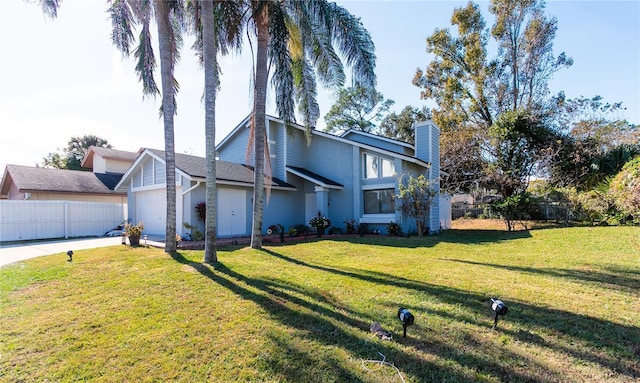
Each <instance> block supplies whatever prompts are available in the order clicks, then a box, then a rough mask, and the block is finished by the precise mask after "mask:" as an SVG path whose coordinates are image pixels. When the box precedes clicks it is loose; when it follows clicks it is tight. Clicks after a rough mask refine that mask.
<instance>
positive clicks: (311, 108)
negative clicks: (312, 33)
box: [292, 58, 320, 140]
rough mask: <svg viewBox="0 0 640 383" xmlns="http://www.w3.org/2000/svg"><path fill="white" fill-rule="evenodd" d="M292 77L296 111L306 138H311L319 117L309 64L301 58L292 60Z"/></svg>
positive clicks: (314, 79) (314, 80) (311, 69)
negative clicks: (304, 129) (303, 127)
mask: <svg viewBox="0 0 640 383" xmlns="http://www.w3.org/2000/svg"><path fill="white" fill-rule="evenodd" d="M292 68H293V75H294V76H293V78H294V86H295V90H296V92H295V96H296V101H297V103H298V112H300V114H301V115H302V122H303V124H304V126H305V127H306V133H307V140H310V138H311V130H312V129H315V125H316V122H317V121H318V118H319V117H320V106H319V105H318V101H317V90H316V78H315V75H314V72H313V68H312V67H311V65H310V64H309V63H308V62H307V61H306V60H304V59H303V58H301V59H299V60H295V61H294V62H293V66H292Z"/></svg>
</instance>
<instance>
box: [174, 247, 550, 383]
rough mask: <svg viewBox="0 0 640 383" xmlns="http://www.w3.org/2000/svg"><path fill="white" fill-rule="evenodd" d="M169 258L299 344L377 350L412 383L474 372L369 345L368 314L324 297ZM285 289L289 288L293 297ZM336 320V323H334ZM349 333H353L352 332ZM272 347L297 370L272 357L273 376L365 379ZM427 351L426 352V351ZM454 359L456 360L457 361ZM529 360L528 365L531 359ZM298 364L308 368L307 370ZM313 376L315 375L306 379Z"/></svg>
mask: <svg viewBox="0 0 640 383" xmlns="http://www.w3.org/2000/svg"><path fill="white" fill-rule="evenodd" d="M172 257H173V258H174V259H175V260H176V261H178V262H180V263H182V264H185V265H189V266H191V267H193V268H194V269H195V270H197V271H198V272H199V273H200V274H202V275H203V276H205V277H206V278H209V279H210V280H212V281H213V282H215V283H217V284H219V285H220V286H223V287H225V288H227V289H229V290H230V291H232V292H233V293H235V294H237V295H238V296H239V297H241V298H242V299H248V300H251V301H253V302H254V303H256V304H257V305H258V306H260V307H261V308H262V309H264V310H265V311H266V312H267V313H268V314H269V315H270V316H271V317H273V318H275V319H276V320H277V321H278V322H279V323H281V324H282V325H284V326H287V327H289V328H294V329H297V330H298V331H300V332H302V333H301V334H299V335H297V336H300V337H301V339H302V340H303V341H304V339H311V340H313V341H315V342H319V343H322V344H324V345H326V346H328V347H332V348H334V347H339V348H342V349H343V350H345V351H347V352H348V353H349V354H350V355H351V356H352V358H354V359H358V358H360V359H361V360H366V359H371V358H374V359H377V358H378V354H377V352H380V353H382V354H384V355H385V356H386V358H387V360H388V361H391V362H393V363H394V364H395V365H396V366H397V367H398V368H399V369H400V370H401V371H402V373H403V374H404V375H405V376H406V375H410V376H411V377H412V379H411V380H421V381H434V380H438V381H443V380H446V381H452V382H453V381H456V382H467V381H470V380H473V372H468V371H461V370H462V369H461V368H458V369H455V368H453V367H449V366H445V365H440V364H437V363H435V362H433V361H430V360H427V359H426V358H424V357H421V356H420V355H419V354H418V355H416V354H415V353H408V352H406V351H405V350H404V349H403V345H404V347H411V348H414V349H418V350H420V351H422V352H424V351H425V345H420V344H416V341H411V340H409V341H407V342H405V341H403V342H402V343H400V342H382V341H371V340H370V339H371V335H370V334H369V331H368V330H369V323H368V321H367V322H365V321H363V320H362V319H360V318H368V319H370V318H369V317H368V316H367V315H366V314H361V313H357V312H353V311H351V310H347V311H343V310H334V309H329V308H327V307H326V306H329V307H334V305H335V302H331V301H330V300H328V299H327V298H326V297H325V296H324V295H323V294H318V293H317V292H313V291H312V292H309V291H308V290H307V289H305V288H304V287H302V286H295V285H291V284H283V283H278V281H274V280H269V279H261V278H250V277H247V276H245V275H242V274H239V273H237V272H235V271H233V270H232V269H229V268H228V267H226V266H225V265H224V264H218V265H216V269H215V271H214V270H212V269H210V268H209V267H207V266H205V265H203V264H201V263H199V262H192V261H189V260H187V259H186V258H184V257H183V256H182V255H181V254H180V253H174V254H173V255H172ZM241 284H244V285H246V286H247V287H244V286H242V285H241ZM255 290H257V291H255ZM285 290H291V293H289V292H287V291H285ZM293 294H303V295H304V296H306V298H308V299H302V298H300V297H298V296H295V295H293ZM334 321H337V322H338V323H339V324H336V323H334ZM345 327H347V328H345ZM349 329H354V330H356V331H350V330H349ZM357 330H361V331H362V334H361V335H360V334H359V333H358V332H357ZM267 336H269V337H271V338H272V340H274V337H273V336H272V335H269V334H267ZM294 336H295V335H294ZM274 344H276V345H278V346H279V348H280V349H279V351H281V352H284V353H286V354H287V355H291V357H292V358H295V360H296V362H295V366H297V367H291V366H289V367H287V366H286V364H287V362H286V360H277V359H276V360H273V359H272V360H269V361H267V362H263V363H261V364H260V368H262V369H271V372H272V373H273V374H274V375H275V376H279V377H280V378H282V379H283V380H285V381H301V377H302V378H303V379H302V380H304V381H318V382H324V381H340V382H356V381H363V376H365V374H366V373H365V372H363V370H361V366H360V364H359V363H355V364H354V366H353V368H354V369H357V370H358V371H359V373H355V372H354V371H353V370H350V369H348V368H345V366H344V361H335V360H325V359H324V358H323V359H321V360H318V357H317V355H315V353H311V352H308V351H306V350H302V349H295V348H294V347H293V346H292V345H291V344H289V343H287V342H286V341H285V342H284V343H283V340H282V339H280V338H278V339H276V340H274ZM429 346H435V348H436V349H449V352H450V353H451V355H452V356H453V355H459V354H460V352H459V351H457V350H453V349H451V348H450V347H449V346H447V345H446V344H439V345H429ZM426 351H427V352H428V350H426ZM329 359H331V358H329ZM453 360H454V361H456V359H453ZM300 361H302V362H300ZM529 362H530V363H531V361H529ZM341 363H342V365H341ZM319 365H320V366H319ZM452 365H453V366H457V365H458V363H453V364H452ZM300 366H305V367H306V366H308V367H309V371H307V370H306V369H305V368H301V367H300ZM464 366H465V367H468V368H471V369H473V370H475V371H483V372H485V373H488V374H492V375H498V376H500V377H501V379H503V380H508V381H527V382H540V383H542V382H544V381H546V380H545V379H540V378H537V377H532V376H529V375H525V374H522V373H519V372H516V371H513V370H512V369H510V368H509V367H505V366H502V365H501V364H500V361H497V360H492V359H489V358H483V357H482V356H477V355H467V357H466V359H465V364H464ZM318 370H321V371H322V375H321V376H319V375H317V372H318ZM311 372H313V374H316V375H310V373H311ZM429 377H430V378H429ZM556 378H557V379H558V380H560V378H561V376H560V375H558V376H557V377H556Z"/></svg>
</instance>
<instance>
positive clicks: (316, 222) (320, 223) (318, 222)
mask: <svg viewBox="0 0 640 383" xmlns="http://www.w3.org/2000/svg"><path fill="white" fill-rule="evenodd" d="M309 226H311V227H313V228H314V229H316V233H317V234H318V237H320V236H322V234H324V230H325V229H326V228H328V227H329V226H331V220H330V219H329V218H327V217H325V216H323V215H322V213H321V212H320V211H318V215H316V216H315V217H313V218H311V220H309Z"/></svg>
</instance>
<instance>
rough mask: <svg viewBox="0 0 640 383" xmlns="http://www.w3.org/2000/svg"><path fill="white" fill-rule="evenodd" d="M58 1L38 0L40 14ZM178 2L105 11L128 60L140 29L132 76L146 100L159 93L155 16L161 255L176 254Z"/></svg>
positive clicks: (117, 4)
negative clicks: (162, 172)
mask: <svg viewBox="0 0 640 383" xmlns="http://www.w3.org/2000/svg"><path fill="white" fill-rule="evenodd" d="M60 2H61V0H39V3H40V6H41V7H42V11H43V12H44V13H45V14H46V15H47V16H49V17H51V18H55V17H56V16H57V15H58V7H59V6H60ZM183 9H184V8H183V4H182V0H173V1H163V0H154V1H153V2H151V1H140V0H113V1H112V3H111V6H110V7H109V13H110V15H111V23H112V27H113V30H112V33H111V38H112V40H113V43H114V45H115V46H116V47H118V48H119V49H120V51H121V52H122V53H123V54H124V55H125V56H128V55H129V53H130V49H129V48H130V47H131V44H132V43H133V42H134V40H135V39H134V36H133V31H132V29H133V28H134V27H135V25H136V24H138V23H140V24H141V25H142V31H141V32H140V37H139V39H138V46H137V48H136V49H135V51H134V55H135V57H136V58H137V59H138V63H137V65H136V72H138V78H139V79H140V81H142V87H143V94H144V95H146V96H149V95H153V96H155V95H157V94H158V93H160V91H159V90H158V87H157V85H156V82H155V79H154V78H153V71H154V69H155V67H156V60H155V56H154V54H153V48H152V46H151V33H150V28H149V25H150V22H151V17H152V16H153V14H155V21H156V24H157V26H158V42H159V50H160V78H161V87H162V109H161V113H162V116H163V118H164V141H165V162H166V185H167V229H166V242H165V252H167V253H174V252H175V251H176V188H175V184H176V182H175V179H176V178H175V143H174V134H173V116H174V114H175V110H176V108H175V94H176V92H177V90H178V83H177V82H176V79H175V77H174V76H173V73H174V67H175V64H176V62H177V60H178V58H179V49H180V46H181V43H182V33H181V32H182V28H183V27H184V18H183V15H184V14H183Z"/></svg>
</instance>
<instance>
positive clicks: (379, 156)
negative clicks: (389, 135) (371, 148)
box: [360, 152, 397, 180]
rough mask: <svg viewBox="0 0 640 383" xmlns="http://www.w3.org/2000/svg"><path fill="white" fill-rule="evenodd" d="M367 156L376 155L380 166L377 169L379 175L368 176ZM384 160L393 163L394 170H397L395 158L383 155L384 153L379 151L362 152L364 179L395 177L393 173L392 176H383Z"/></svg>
mask: <svg viewBox="0 0 640 383" xmlns="http://www.w3.org/2000/svg"><path fill="white" fill-rule="evenodd" d="M366 156H371V157H375V158H376V159H377V160H378V168H377V169H376V170H377V172H378V175H377V176H376V177H368V178H367V176H366V172H367V160H366V159H365V157H366ZM383 160H384V161H388V162H390V163H391V164H392V165H393V167H394V171H395V167H396V161H395V158H393V157H387V156H382V155H380V154H378V153H372V152H362V156H361V159H360V161H361V162H362V175H361V176H362V179H363V180H376V179H378V180H379V179H388V178H391V177H393V175H392V176H386V177H383V176H382V161H383ZM396 174H397V172H395V173H394V175H396Z"/></svg>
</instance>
